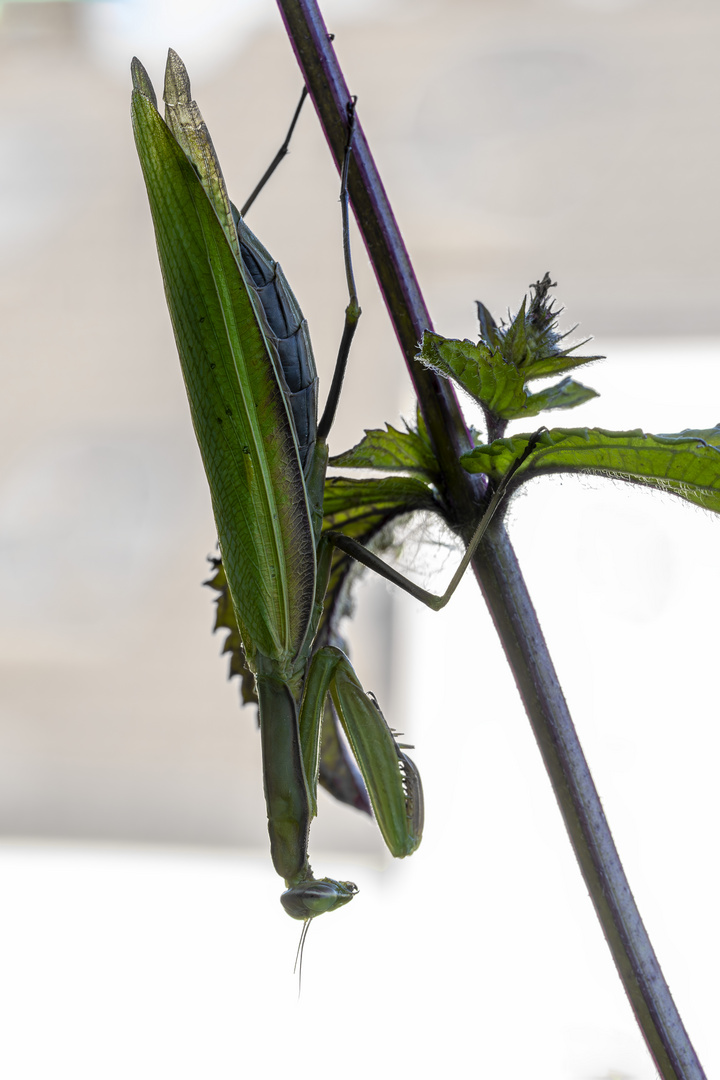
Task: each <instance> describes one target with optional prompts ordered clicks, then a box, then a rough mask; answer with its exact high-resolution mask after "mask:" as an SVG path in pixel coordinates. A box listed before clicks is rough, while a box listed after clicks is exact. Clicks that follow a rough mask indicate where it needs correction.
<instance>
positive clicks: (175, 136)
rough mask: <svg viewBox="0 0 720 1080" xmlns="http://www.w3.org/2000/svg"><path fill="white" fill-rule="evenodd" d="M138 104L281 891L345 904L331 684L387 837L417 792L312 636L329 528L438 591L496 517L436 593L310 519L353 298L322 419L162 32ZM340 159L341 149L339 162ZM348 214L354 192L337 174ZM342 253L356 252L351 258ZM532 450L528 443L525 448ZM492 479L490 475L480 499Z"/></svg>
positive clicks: (136, 72) (292, 906)
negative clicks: (321, 780)
mask: <svg viewBox="0 0 720 1080" xmlns="http://www.w3.org/2000/svg"><path fill="white" fill-rule="evenodd" d="M132 73H133V84H134V90H133V101H132V117H133V128H134V133H135V141H136V145H137V149H138V154H139V156H140V162H141V165H142V170H143V174H144V177H145V183H146V186H147V191H148V196H149V200H150V207H151V211H152V216H153V222H154V226H155V236H156V240H157V247H158V253H159V257H160V265H161V268H162V274H163V280H164V285H165V294H166V297H167V302H168V307H169V309H170V316H171V319H172V324H173V329H174V333H175V340H176V344H177V348H178V353H179V355H180V361H181V365H182V371H183V377H184V380H185V386H186V389H187V394H188V400H189V403H190V411H191V414H192V420H193V426H194V429H195V434H196V436H197V440H198V444H199V446H200V452H201V455H202V458H203V463H204V466H205V471H206V473H207V477H208V482H209V484H210V491H211V496H212V504H213V512H214V516H215V522H216V525H217V531H218V541H219V545H220V550H221V554H222V561H223V567H224V571H225V575H226V577H227V582H228V587H229V591H230V595H231V598H232V603H233V606H234V609H235V613H236V616H237V622H238V627H239V630H240V635H241V638H242V643H243V647H244V650H245V655H246V659H247V663H248V666H249V668H250V670H251V671H252V672H253V673H254V676H255V681H256V685H257V693H258V702H259V715H260V729H261V741H262V753H263V775H264V788H265V798H266V804H267V814H268V830H269V833H270V847H271V854H272V859H273V864H274V866H275V869H276V870H277V872H278V873H279V874H280V876H281V877H282V878H283V879H284V880H285V884H286V886H287V889H286V892H285V893H283V895H282V897H281V900H282V903H283V906H284V908H285V910H286V911H287V912H288V914H289V915H291V916H292V917H293V918H297V919H302V920H308V919H311V918H313V917H315V916H316V915H319V914H322V913H323V912H325V911H332V910H334V909H336V908H338V907H340V906H342V905H343V904H346V903H347V902H348V901H349V900H350V899H352V897H353V895H354V894H355V892H356V891H357V888H356V886H355V885H354V884H353V883H352V882H346V881H335V880H333V879H331V878H320V879H318V878H315V877H314V876H313V873H312V870H311V867H310V864H309V861H308V851H307V846H308V832H309V826H310V820H311V818H312V817H313V816H314V814H315V812H316V787H317V775H318V754H319V743H320V727H321V718H322V713H323V709H324V706H325V702H326V700H327V698H328V695H329V696H330V698H331V699H332V701H333V704H334V706H335V709H336V712H337V714H338V717H339V719H340V722H341V724H342V726H343V728H344V730H345V733H346V735H347V737H348V741H349V743H350V746H351V749H352V751H353V754H354V755H355V757H356V760H357V762H358V765H359V767H360V771H361V773H362V776H363V779H364V781H365V784H366V786H367V789H368V793H369V795H370V800H371V802H372V806H373V810H374V812H375V817H376V819H377V822H378V825H379V827H380V830H381V832H382V835H383V838H384V840H385V842H386V844H387V846H388V848H389V850H390V851H391V853H392V854H393V855H394V856H396V857H398V858H403V857H404V856H406V855H410V854H412V852H413V851H415V849H416V848H417V847H418V845H419V843H420V840H421V837H422V828H423V797H422V786H421V783H420V778H419V775H418V772H417V769H416V768H415V766H414V764H413V762H412V761H411V760H410V758H408V757H407V755H406V754H405V753H404V752H403V750H402V749H401V748H400V746H399V745H398V743H397V741H396V740H395V737H394V735H393V734H392V732H391V730H390V728H389V727H388V725H387V723H386V721H385V719H384V717H383V715H382V713H381V712H380V709H379V708H378V706H377V704H376V703H375V701H374V699H373V698H372V697H370V696H369V695H367V694H366V693H365V692H364V691H363V689H362V687H361V685H360V683H359V681H358V679H357V676H356V675H355V672H354V670H353V668H352V666H351V664H350V662H349V660H348V659H347V657H346V656H345V655H344V654H343V653H342V652H340V650H338V649H335V648H333V647H330V646H325V647H323V648H319V649H317V648H315V647H314V646H315V637H316V633H317V630H318V624H319V620H320V617H321V614H322V606H323V600H324V596H325V590H326V587H327V581H328V575H329V570H330V556H331V545H333V544H335V545H336V546H338V547H341V548H342V549H343V550H345V551H346V552H348V553H349V554H351V555H352V556H353V557H354V558H356V559H359V560H360V561H362V562H364V563H366V564H367V565H369V566H371V567H372V568H373V569H375V570H376V571H378V572H380V573H382V574H384V576H386V577H388V578H389V579H390V580H392V581H394V582H395V583H396V584H399V585H400V586H401V587H403V588H405V589H406V590H407V591H409V592H411V593H412V594H413V595H415V596H417V597H418V598H419V599H421V600H422V601H423V602H425V603H428V604H430V605H431V606H434V607H440V606H443V604H444V603H446V602H447V599H448V598H449V596H450V595H451V594H452V592H453V591H454V589H455V587H456V585H457V582H458V581H459V579H460V577H461V576H462V573H463V571H464V569H465V567H466V566H467V563H468V562H469V559H470V557H471V556H472V553H473V551H474V550H475V548H476V546H477V544H478V542H479V540H480V537H481V535H482V531H483V530H484V528H485V527H486V525H487V522H488V521H489V516H490V515H489V514H486V516H485V518H484V519H483V522H482V523H481V525H480V526H479V528H478V530H477V531H476V534H475V536H474V537H473V541H472V542H471V545H470V547H469V548H468V552H467V553H466V555H465V557H464V559H463V562H462V564H461V566H460V568H459V570H458V573H457V574H456V575H455V577H454V578H453V581H452V583H451V585H450V587H449V589H448V590H447V592H446V593H445V594H444V596H443V597H434V596H432V594H429V593H426V592H425V591H424V590H422V589H419V588H418V587H417V586H414V585H413V584H412V583H411V582H408V581H407V580H406V579H404V578H402V577H401V576H400V575H398V574H397V573H396V572H395V571H393V570H391V569H390V568H389V567H387V566H385V564H384V563H382V562H381V561H380V560H378V559H377V558H376V557H375V556H373V555H372V554H371V553H369V552H367V551H366V550H365V549H364V548H362V547H361V546H360V545H359V544H357V543H356V542H355V541H353V540H351V539H350V538H348V537H345V536H343V535H342V534H335V533H330V534H325V535H323V536H321V527H322V513H323V510H322V508H323V487H324V482H325V470H326V465H327V457H328V450H327V444H326V441H325V440H326V437H327V432H328V430H329V427H330V425H331V422H332V416H333V414H334V408H335V404H336V400H337V394H338V393H339V386H340V383H341V380H342V372H343V371H344V364H345V361H346V359H347V345H348V344H349V342H348V341H347V339H348V338H349V336H351V334H352V329H353V327H354V325H355V323H356V322H357V318H358V316H359V313H360V310H359V307H358V306H357V300H356V298H355V296H354V286H353V285H352V280H351V277H352V275H351V270H350V269H348V283H349V286H350V293H351V301H350V304H349V306H348V311H347V312H346V334H345V335H344V338H343V341H344V342H345V343H346V344H345V345H343V346H341V353H340V356H339V358H338V370H337V371H336V376H335V378H334V379H333V389H332V390H331V394H330V403H329V405H328V406H327V407H326V410H325V414H324V416H323V419H322V421H321V424H320V426H319V427H317V400H316V399H317V390H316V388H317V376H316V372H315V363H314V359H313V356H312V349H311V346H310V339H309V336H308V333H307V326H306V324H305V322H304V320H303V318H302V313H301V312H300V308H299V306H298V304H297V301H296V300H295V297H294V296H293V294H292V292H291V290H290V289H289V286H288V285H287V282H286V281H285V278H284V276H283V275H282V271H281V270H280V268H279V266H277V264H276V263H274V261H273V260H272V258H271V257H270V256H269V254H268V253H267V252H266V251H265V249H264V248H263V246H262V245H261V244H260V242H259V241H258V240H257V239H256V237H254V236H253V234H252V233H251V232H250V230H249V229H248V228H247V226H246V225H245V223H244V222H243V220H242V218H241V217H240V215H239V213H238V212H237V210H236V208H235V207H234V206H233V205H232V203H231V202H230V200H229V198H228V195H227V190H226V187H225V182H224V179H223V176H222V172H221V169H220V165H219V163H218V160H217V156H216V154H215V150H214V147H213V144H212V141H211V139H210V135H209V133H208V130H207V128H206V126H205V124H204V121H203V119H202V116H201V115H200V111H199V109H198V107H197V105H196V103H195V102H194V101H193V100H192V98H191V94H190V83H189V79H188V76H187V72H186V70H185V67H184V65H183V63H182V61H181V60H180V58H179V57H178V56H177V54H176V53H174V52H173V51H172V50H170V52H169V56H168V65H167V72H166V80H165V101H166V113H165V120H164V121H163V119H162V118H161V117H160V115H159V113H158V111H157V107H156V97H155V93H154V91H153V88H152V84H151V83H150V80H149V78H148V76H147V73H146V72H145V69H144V68H143V67H142V65H141V64H140V62H139V61H138V60H133V65H132ZM346 171H347V161H346V169H345V178H346ZM344 195H345V202H344V205H343V209H344V215H345V217H346V216H347V194H346V187H345V185H344ZM348 267H349V259H348ZM528 452H529V451H528ZM501 495H502V491H501V489H498V492H496V496H495V501H494V503H493V504H491V510H490V513H491V512H492V509H494V506H495V505H497V501H499V499H500V497H501Z"/></svg>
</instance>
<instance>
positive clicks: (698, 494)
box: [460, 425, 720, 512]
mask: <svg viewBox="0 0 720 1080" xmlns="http://www.w3.org/2000/svg"><path fill="white" fill-rule="evenodd" d="M529 438H530V436H529V435H517V436H515V437H513V438H511V439H497V440H496V441H495V442H493V443H491V444H490V445H489V446H478V447H476V448H475V449H474V450H472V451H471V452H470V453H468V454H464V455H463V456H462V458H461V459H460V461H461V463H462V465H463V467H464V468H465V469H467V471H468V472H471V473H486V474H487V475H489V476H490V477H491V478H492V479H493V480H494V481H495V482H498V481H499V480H500V479H501V477H502V476H504V475H505V473H506V472H507V471H508V469H509V468H510V466H511V465H512V463H513V462H514V461H515V460H516V459H517V458H518V457H519V456H520V454H521V453H522V452H523V450H524V449H525V447H526V446H527V444H528V440H529ZM558 472H568V473H590V474H594V475H597V476H612V477H615V478H617V479H618V480H627V481H629V482H630V483H634V484H643V485H645V486H647V487H652V488H656V489H657V490H659V491H666V492H669V493H670V494H671V495H678V496H680V498H683V499H687V500H688V502H692V503H696V504H697V505H698V506H702V507H704V508H705V509H706V510H714V511H715V512H720V425H718V427H715V428H712V429H710V430H706V431H694V430H688V431H681V432H679V433H678V434H676V435H647V434H645V433H644V432H642V431H640V430H636V431H604V430H603V429H602V428H554V429H552V430H550V431H546V432H544V433H543V434H542V435H541V436H540V438H539V440H538V444H537V447H536V449H535V450H534V451H533V452H532V453H531V455H530V457H529V458H528V460H527V461H526V462H525V463H524V464H523V465H522V466H521V467H520V468H519V469H518V470H517V472H516V474H515V477H514V478H513V481H512V486H513V487H514V486H516V485H517V484H519V483H522V482H524V481H525V480H529V479H531V478H532V477H534V476H542V475H543V474H545V473H558Z"/></svg>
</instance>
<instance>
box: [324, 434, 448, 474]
mask: <svg viewBox="0 0 720 1080" xmlns="http://www.w3.org/2000/svg"><path fill="white" fill-rule="evenodd" d="M386 426H387V430H386V431H383V430H382V429H381V428H376V429H373V430H367V429H366V431H365V437H364V438H363V439H361V440H360V442H359V443H358V444H357V445H356V446H354V447H353V448H352V450H346V451H345V452H344V453H342V454H337V455H336V456H335V457H331V458H330V462H329V464H330V465H334V466H337V467H340V468H348V469H385V470H387V471H388V472H415V473H420V474H421V475H422V476H425V477H426V478H427V479H428V480H430V482H431V483H434V482H435V481H436V480H437V477H438V464H437V461H436V460H435V457H434V455H433V452H432V450H431V449H430V445H429V443H428V442H427V441H426V440H425V439H423V438H421V436H420V435H419V434H418V433H417V432H416V431H412V430H411V429H410V428H408V429H407V431H398V430H397V429H396V428H394V427H392V426H391V425H390V424H387V425H386Z"/></svg>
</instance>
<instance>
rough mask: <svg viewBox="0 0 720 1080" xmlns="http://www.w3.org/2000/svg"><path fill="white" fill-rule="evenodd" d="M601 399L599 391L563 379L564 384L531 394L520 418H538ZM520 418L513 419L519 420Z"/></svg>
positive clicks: (572, 380) (568, 379) (556, 384)
mask: <svg viewBox="0 0 720 1080" xmlns="http://www.w3.org/2000/svg"><path fill="white" fill-rule="evenodd" d="M594 397H599V394H598V392H597V390H592V389H591V388H590V387H589V386H583V384H582V383H580V382H575V380H574V379H570V378H567V379H563V380H562V382H559V383H555V385H554V386H548V387H547V389H545V390H540V391H538V393H537V394H531V395H530V397H529V398H528V399H527V401H526V403H525V408H524V409H523V410H522V413H520V414H518V416H523V417H524V416H537V415H538V413H541V412H546V411H548V410H550V409H574V408H575V406H576V405H582V404H584V403H585V402H586V401H590V399H591V398H594ZM517 418H518V417H512V419H517Z"/></svg>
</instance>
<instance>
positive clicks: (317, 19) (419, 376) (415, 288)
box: [278, 0, 705, 1080]
mask: <svg viewBox="0 0 720 1080" xmlns="http://www.w3.org/2000/svg"><path fill="white" fill-rule="evenodd" d="M278 5H279V7H280V11H281V13H282V17H283V20H284V22H285V26H286V28H287V32H288V35H289V37H290V41H291V43H292V46H293V49H294V51H295V54H296V56H297V59H298V63H299V65H300V68H301V70H302V73H303V76H304V78H305V81H306V84H307V86H308V89H309V91H310V95H311V97H312V99H313V101H314V103H315V108H316V110H317V112H318V116H319V117H320V122H321V124H322V126H323V129H324V131H325V135H326V137H327V140H328V143H329V145H330V149H331V151H332V154H333V157H334V159H335V161H336V163H337V165H338V168H340V167H341V164H342V159H343V148H344V146H345V142H346V116H347V113H346V105H347V102H348V101H349V99H350V94H349V91H348V88H347V86H346V85H345V80H344V78H343V75H342V72H341V70H340V67H339V64H338V62H337V58H336V57H335V53H334V50H333V48H332V45H331V43H330V41H329V39H328V33H327V29H326V27H325V24H324V22H323V20H322V16H321V15H320V12H319V10H318V6H317V3H316V0H278ZM353 140H354V141H353V147H354V149H353V158H352V162H351V167H350V174H349V179H348V186H349V191H350V200H351V203H352V206H353V210H354V212H355V216H356V219H357V222H358V225H359V227H360V231H361V233H362V236H363V239H364V241H365V245H366V247H367V250H368V254H369V256H370V260H371V262H372V265H373V267H374V270H375V274H376V277H377V280H378V284H379V286H380V290H381V292H382V294H383V297H384V300H385V303H386V305H387V309H388V312H389V315H390V318H391V320H392V323H393V326H394V328H395V332H396V334H397V337H398V341H399V342H400V346H401V349H402V351H403V353H404V356H405V359H406V362H407V364H408V368H409V370H410V377H411V379H412V380H413V384H414V387H415V390H416V393H417V395H418V400H419V402H420V408H421V410H422V413H423V416H424V418H425V422H426V424H427V427H428V431H429V433H430V437H431V439H432V441H433V444H434V447H435V452H436V454H437V458H438V461H439V463H440V467H441V471H442V475H443V480H444V485H445V488H444V491H443V496H444V498H445V500H446V503H447V506H448V507H449V508H450V511H451V514H452V516H453V519H454V521H455V522H456V524H457V527H458V529H459V531H461V532H462V533H463V535H464V538H465V540H466V541H467V540H469V537H470V534H471V533H472V528H471V523H472V522H473V521H474V519H475V518H476V516H477V506H478V495H479V494H480V491H479V489H478V488H477V486H476V483H477V482H476V481H473V479H472V478H471V477H469V476H468V475H467V474H466V473H465V472H464V471H463V469H462V468H461V467H460V465H459V463H458V456H459V454H460V453H462V452H463V451H465V450H466V449H467V448H468V447H469V437H468V433H467V430H466V427H465V424H464V421H463V418H462V415H461V413H460V409H459V407H458V404H457V400H456V398H455V395H454V392H453V390H452V387H451V386H450V384H449V383H447V382H446V381H445V380H442V379H439V378H438V377H437V376H435V375H434V374H433V373H431V372H429V371H427V370H426V369H425V368H423V367H422V366H421V365H419V364H418V363H417V362H416V361H415V353H416V351H417V344H418V342H419V340H420V337H421V336H422V331H423V330H424V329H430V327H431V323H430V318H429V315H428V312H427V309H426V308H425V304H424V301H423V298H422V294H421V292H420V288H419V285H418V283H417V281H416V279H415V275H414V273H413V269H412V265H411V263H410V259H409V256H408V254H407V251H406V249H405V245H404V244H403V241H402V238H401V236H400V233H399V231H398V228H397V224H396V222H395V219H394V217H393V214H392V210H391V208H390V204H389V202H388V199H387V196H386V194H385V190H384V188H383V185H382V183H381V181H380V177H379V176H378V174H377V170H376V168H375V164H374V162H373V159H372V155H371V154H370V150H369V148H368V145H367V141H366V139H365V136H364V134H363V132H362V128H361V126H360V124H359V122H356V128H355V133H354V136H353ZM473 568H474V571H475V575H476V578H477V580H478V583H479V585H480V587H481V589H482V592H483V595H484V596H485V600H486V602H487V604H488V607H489V609H490V612H491V614H492V617H493V620H494V623H495V627H496V629H497V632H498V634H499V636H500V640H501V641H502V644H503V648H504V650H505V655H506V656H507V658H508V662H509V664H510V667H511V669H512V672H513V675H514V677H515V682H516V684H517V687H518V690H519V691H520V695H521V697H522V700H523V703H524V705H525V709H526V711H527V714H528V717H529V719H530V723H531V725H532V728H533V731H534V733H535V737H536V739H537V743H538V746H539V748H540V752H541V754H542V757H543V761H544V762H545V767H546V769H547V771H548V775H549V777H550V781H551V783H552V786H553V790H554V792H555V796H556V798H557V801H558V804H559V807H560V811H561V813H562V816H563V819H564V821H565V826H566V828H567V831H568V835H569V837H570V842H571V843H572V846H573V849H574V851H575V854H576V856H577V859H578V862H579V864H580V869H581V872H582V874H583V877H584V879H585V883H586V885H587V888H588V890H589V892H590V896H591V898H592V901H593V904H594V906H595V910H596V912H597V915H598V918H599V920H600V923H601V926H602V929H603V933H604V934H605V938H606V940H607V942H608V945H609V946H610V950H611V952H612V956H613V959H614V960H615V964H616V966H617V969H618V972H619V974H620V978H621V979H622V982H623V985H624V987H625V991H626V993H627V995H628V998H629V999H630V1003H631V1005H632V1008H633V1010H634V1012H635V1016H636V1018H637V1021H638V1024H639V1025H640V1029H641V1031H642V1033H643V1036H644V1038H645V1041H646V1043H647V1045H648V1048H649V1050H650V1053H651V1054H652V1056H653V1059H654V1061H655V1064H656V1066H657V1068H658V1071H659V1072H660V1074H661V1076H662V1077H663V1078H664V1080H703V1078H704V1075H705V1074H704V1072H703V1070H702V1067H701V1065H700V1063H699V1061H698V1059H697V1056H696V1054H695V1051H694V1049H693V1047H692V1044H691V1042H690V1039H689V1037H688V1035H687V1032H686V1031H685V1029H684V1027H683V1024H682V1020H681V1019H680V1016H679V1014H678V1012H677V1009H676V1008H675V1005H674V1003H673V1000H672V997H671V995H670V991H669V989H668V986H667V984H666V982H665V980H664V978H663V975H662V971H661V970H660V965H659V963H658V961H657V958H656V956H655V953H654V951H653V948H652V945H651V943H650V940H649V938H648V936H647V933H646V931H645V927H644V926H643V923H642V919H641V918H640V913H639V911H638V909H637V906H636V904H635V901H634V899H633V896H632V892H631V891H630V886H629V884H628V881H627V878H626V876H625V873H624V871H623V868H622V864H621V862H620V858H619V856H618V853H617V849H616V848H615V844H614V842H613V839H612V835H611V833H610V829H609V826H608V823H607V820H606V818H605V815H604V813H603V810H602V806H601V804H600V799H599V797H598V794H597V791H596V789H595V785H594V783H593V780H592V777H591V775H590V770H589V768H588V765H587V762H586V761H585V757H584V755H583V752H582V748H581V746H580V743H579V740H578V737H577V733H576V731H575V727H574V725H573V722H572V718H571V717H570V714H569V711H568V708H567V704H566V702H565V698H564V696H563V693H562V690H561V688H560V684H559V682H558V679H557V675H556V673H555V669H554V666H553V663H552V660H551V659H550V655H549V653H548V649H547V645H546V643H545V639H544V637H543V633H542V630H541V629H540V625H539V623H538V619H537V615H536V613H535V610H534V608H533V605H532V602H531V600H530V597H529V594H528V591H527V588H526V585H525V582H524V580H523V577H522V573H521V571H520V568H519V566H518V563H517V560H516V557H515V553H514V551H513V549H512V545H511V544H510V540H509V538H508V536H507V533H506V532H505V530H504V528H503V527H502V524H495V525H493V526H492V527H491V528H490V529H489V530H488V532H487V534H486V536H485V538H484V540H483V542H482V544H481V545H480V547H479V549H478V551H477V553H476V555H475V557H474V559H473Z"/></svg>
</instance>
